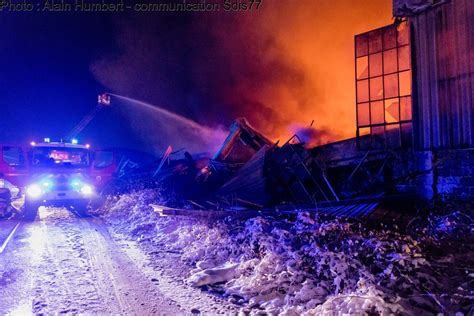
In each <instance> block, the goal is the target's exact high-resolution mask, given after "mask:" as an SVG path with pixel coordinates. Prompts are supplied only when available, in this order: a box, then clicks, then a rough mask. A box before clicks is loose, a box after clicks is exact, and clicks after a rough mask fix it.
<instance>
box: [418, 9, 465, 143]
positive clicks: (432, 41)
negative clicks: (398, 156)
mask: <svg viewBox="0 0 474 316" xmlns="http://www.w3.org/2000/svg"><path fill="white" fill-rule="evenodd" d="M409 20H410V22H411V25H412V32H413V34H412V45H413V64H414V86H413V101H414V108H413V114H414V118H413V119H414V122H413V123H414V138H415V144H416V147H417V148H418V149H436V148H468V147H474V1H473V0H453V1H451V2H448V3H447V4H443V5H440V6H438V7H435V8H432V9H429V10H427V11H425V12H423V13H421V14H419V15H417V16H413V17H410V18H409Z"/></svg>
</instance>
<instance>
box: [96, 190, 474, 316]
mask: <svg viewBox="0 0 474 316" xmlns="http://www.w3.org/2000/svg"><path fill="white" fill-rule="evenodd" d="M160 199H161V197H160V194H159V192H157V191H151V190H148V191H141V192H136V193H132V194H127V195H123V196H121V197H119V198H115V199H113V200H110V201H109V202H108V205H107V207H106V208H105V209H106V210H107V211H103V212H102V213H101V215H102V216H104V218H105V219H106V220H107V221H108V222H109V223H110V224H111V225H113V226H114V228H116V229H122V230H123V232H124V233H127V234H128V235H130V236H131V237H132V238H135V239H137V240H139V241H140V240H143V239H150V240H153V242H154V243H155V244H156V245H158V246H159V247H162V248H164V249H168V250H172V251H175V252H179V253H181V254H182V255H181V259H182V260H183V261H184V262H186V263H187V264H189V266H190V273H189V276H188V283H189V284H191V285H192V286H196V287H199V286H204V285H206V286H208V287H209V286H211V287H212V286H213V285H215V286H217V287H219V288H220V289H223V290H224V295H225V296H227V297H229V299H231V300H233V301H235V302H238V303H240V304H242V305H243V306H246V308H250V309H251V311H259V310H263V311H265V312H268V313H282V314H284V315H300V314H307V315H316V314H317V315H325V314H327V315H334V314H335V313H338V314H358V313H359V314H360V313H376V314H381V315H389V314H398V313H414V312H419V311H422V312H428V313H438V312H446V311H454V312H456V311H459V310H461V308H464V310H467V311H468V310H469V308H470V306H469V304H470V303H466V302H472V296H473V293H474V291H472V288H471V287H470V285H469V284H472V279H473V278H472V275H470V274H468V275H466V274H464V271H462V269H461V270H459V269H454V268H453V267H454V266H451V268H452V269H451V268H449V265H450V264H451V265H453V264H454V261H455V260H454V259H453V256H455V254H454V255H453V254H450V255H449V256H447V255H443V256H440V255H438V257H436V258H434V257H433V256H430V252H429V249H433V248H436V247H437V248H436V251H437V252H439V251H445V250H446V249H442V247H441V246H440V245H439V244H437V243H439V239H440V238H442V237H443V236H444V237H446V236H447V235H449V232H450V229H452V228H451V227H448V228H446V227H445V225H444V226H443V223H444V224H446V221H447V222H449V223H454V222H455V221H454V220H449V219H448V220H447V219H446V218H438V219H435V220H433V222H432V223H431V224H430V226H427V227H426V228H424V229H422V232H423V233H422V234H420V235H419V236H417V238H414V237H413V236H410V235H407V234H401V233H399V232H398V231H396V230H390V229H382V228H381V229H377V230H375V229H372V230H369V229H367V228H366V227H365V225H363V224H361V223H349V222H344V221H339V220H324V219H322V218H319V217H318V216H315V215H314V214H309V213H304V212H301V213H299V214H298V217H297V218H296V219H278V220H277V219H274V218H262V217H258V218H253V219H249V220H247V221H244V222H240V221H236V220H235V219H228V220H224V221H214V222H209V221H204V220H199V219H194V218H187V217H160V216H159V215H158V214H157V213H155V212H153V210H152V208H151V207H149V204H150V203H161V202H163V201H160ZM448 226H449V225H448ZM454 230H455V231H456V232H457V231H459V229H454ZM440 236H441V237H440ZM435 237H436V238H435ZM427 249H428V250H427ZM468 257H469V256H468ZM438 259H439V260H438ZM435 260H438V261H436V262H435ZM466 260H468V261H467V264H466V265H467V266H468V265H469V264H470V263H472V258H471V259H466ZM433 263H436V264H435V265H433ZM441 263H442V265H443V268H442V269H441V268H439V264H441ZM447 265H448V266H447ZM191 267H193V268H191ZM447 267H448V270H445V269H446V268H447ZM459 267H460V266H458V268H459ZM446 271H449V273H451V275H448V272H446ZM457 271H459V272H457ZM455 273H458V274H455ZM469 280H471V281H469ZM466 281H467V282H466ZM466 304H467V307H466Z"/></svg>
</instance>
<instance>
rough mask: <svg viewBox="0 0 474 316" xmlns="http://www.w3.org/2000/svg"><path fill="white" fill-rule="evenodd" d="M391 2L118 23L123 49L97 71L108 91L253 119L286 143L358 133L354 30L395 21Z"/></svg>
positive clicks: (320, 0)
mask: <svg viewBox="0 0 474 316" xmlns="http://www.w3.org/2000/svg"><path fill="white" fill-rule="evenodd" d="M390 22H391V0H358V1H353V0H338V1H330V0H301V1H272V2H270V1H266V2H264V4H263V6H262V7H261V10H260V11H259V12H254V13H248V12H245V13H244V12H238V13H224V12H219V13H199V14H184V13H181V14H178V15H176V14H175V15H173V14H164V13H162V14H158V13H154V14H152V15H149V16H143V15H141V16H135V17H130V18H129V19H127V20H126V21H125V22H124V21H120V22H117V48H118V53H115V54H110V55H107V56H104V57H102V58H100V59H98V60H97V61H96V62H95V63H94V64H93V65H92V67H91V69H92V71H93V73H94V74H95V75H96V77H97V78H98V80H99V81H100V82H101V83H102V84H103V85H104V86H106V87H107V88H108V89H111V90H112V91H114V92H116V93H118V94H124V95H128V96H130V97H134V98H137V99H141V100H145V101H147V102H150V103H154V104H160V105H164V106H165V107H167V108H168V109H170V110H172V111H174V112H177V113H179V114H181V115H183V116H186V117H188V118H190V119H193V120H195V121H198V122H200V123H203V124H205V125H208V126H218V125H229V124H230V123H231V121H232V120H233V119H234V118H236V117H241V116H243V117H247V118H248V120H249V121H250V122H251V124H252V125H254V126H255V127H257V128H258V129H260V130H261V131H262V132H263V133H265V134H267V135H269V136H270V137H271V138H273V139H274V140H277V139H281V140H282V141H285V140H286V138H288V137H289V136H291V134H292V133H294V132H295V131H296V130H298V128H296V129H295V126H300V127H301V128H307V127H308V126H309V124H310V123H311V121H313V120H314V121H315V123H314V126H313V127H314V130H315V131H318V132H316V133H314V132H313V133H308V132H307V133H305V135H309V134H311V135H312V137H320V138H321V139H319V140H311V139H308V141H309V142H311V143H312V144H320V143H324V142H328V141H334V140H338V139H343V138H348V137H353V136H354V134H355V87H354V50H353V43H354V35H355V34H357V33H361V32H365V31H367V30H370V29H373V28H376V27H380V26H383V25H385V24H389V23H390Z"/></svg>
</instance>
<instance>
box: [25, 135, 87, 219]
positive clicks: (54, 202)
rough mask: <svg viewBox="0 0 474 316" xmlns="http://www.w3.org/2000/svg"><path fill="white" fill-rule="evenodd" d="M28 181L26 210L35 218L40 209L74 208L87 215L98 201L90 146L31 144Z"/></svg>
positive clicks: (47, 143) (28, 159)
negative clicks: (46, 207) (92, 176)
mask: <svg viewBox="0 0 474 316" xmlns="http://www.w3.org/2000/svg"><path fill="white" fill-rule="evenodd" d="M26 160H27V169H28V172H27V178H26V181H20V184H22V187H23V188H24V194H25V204H24V209H25V213H26V215H27V216H33V215H34V214H36V212H37V210H38V208H39V207H40V206H64V207H72V208H74V209H75V210H76V211H77V212H80V213H81V212H85V211H86V209H87V206H88V204H89V202H90V201H91V200H92V199H94V198H95V197H96V189H95V186H94V181H93V179H91V177H90V170H91V166H92V154H91V152H90V150H89V145H79V144H78V143H77V141H75V140H73V141H72V142H71V143H64V142H49V141H47V142H44V143H38V144H36V143H34V142H33V143H31V147H30V150H28V151H27V157H26Z"/></svg>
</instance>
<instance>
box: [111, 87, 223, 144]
mask: <svg viewBox="0 0 474 316" xmlns="http://www.w3.org/2000/svg"><path fill="white" fill-rule="evenodd" d="M107 94H108V95H110V96H113V97H115V98H117V99H119V100H121V101H124V104H127V103H128V104H129V105H134V106H135V107H134V108H136V109H140V108H141V109H143V110H144V112H142V113H137V112H127V117H128V118H129V119H131V120H132V126H133V127H134V128H135V129H137V130H138V132H139V133H140V134H141V135H142V136H144V137H145V138H146V139H147V140H148V141H151V142H152V143H153V145H154V146H158V147H162V148H155V150H157V153H159V152H160V151H161V150H163V147H164V146H167V145H172V146H173V147H174V148H175V149H178V148H181V147H185V148H186V149H187V150H191V151H200V152H208V153H213V152H214V151H216V150H217V149H218V148H219V146H220V144H221V143H222V141H223V140H224V139H225V137H226V134H227V133H226V132H225V131H224V129H222V128H221V127H217V128H211V127H208V126H204V125H201V124H199V123H197V122H195V121H193V120H191V119H188V118H186V117H184V116H182V115H179V114H177V113H174V112H171V111H169V110H167V109H164V108H162V107H159V106H155V105H152V104H150V103H147V102H143V101H140V100H136V99H133V98H129V97H125V96H121V95H118V94H114V93H107ZM145 111H146V112H145ZM147 112H148V113H151V114H152V115H144V114H146V113H147ZM140 114H141V115H142V116H141V117H140ZM137 117H138V119H137ZM157 122H159V123H161V124H156V123H157ZM166 142H168V143H166Z"/></svg>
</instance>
